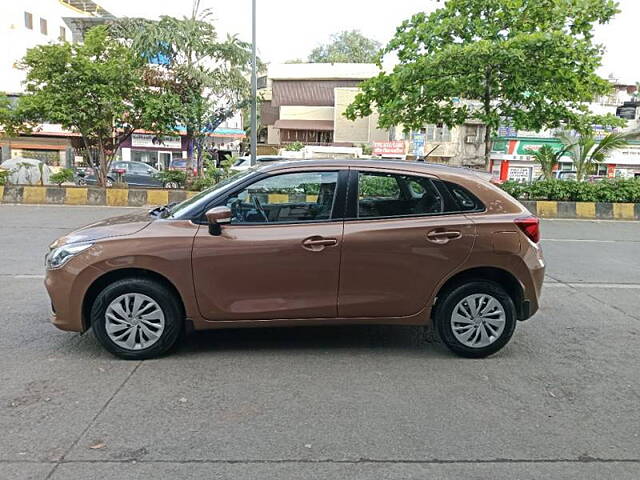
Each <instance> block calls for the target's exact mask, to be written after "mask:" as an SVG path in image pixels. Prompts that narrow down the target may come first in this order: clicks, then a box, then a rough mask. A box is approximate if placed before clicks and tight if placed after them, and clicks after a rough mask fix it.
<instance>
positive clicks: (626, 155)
mask: <svg viewBox="0 0 640 480" xmlns="http://www.w3.org/2000/svg"><path fill="white" fill-rule="evenodd" d="M543 145H549V146H551V148H553V149H554V150H555V151H558V150H560V149H561V148H562V144H561V143H560V142H559V141H558V140H556V139H553V138H550V139H499V140H496V141H494V143H493V148H492V152H491V172H492V173H493V176H494V177H496V178H499V179H500V180H503V181H506V180H513V181H516V182H525V183H526V182H531V181H534V180H537V179H538V178H540V176H541V175H542V170H541V169H540V165H538V164H537V163H536V162H535V160H534V157H533V156H532V155H531V152H535V151H538V150H539V149H540V148H542V146H543ZM559 170H573V160H572V159H571V157H569V156H564V157H562V158H561V160H560V165H559ZM592 175H595V176H598V177H608V178H634V177H640V142H637V141H631V142H630V145H629V146H628V147H625V148H622V149H619V150H616V151H615V152H613V153H611V154H610V155H609V156H608V157H607V158H606V159H605V161H604V162H602V163H600V164H599V165H596V167H595V169H594V171H593V173H592Z"/></svg>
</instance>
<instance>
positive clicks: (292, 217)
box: [227, 172, 338, 224]
mask: <svg viewBox="0 0 640 480" xmlns="http://www.w3.org/2000/svg"><path fill="white" fill-rule="evenodd" d="M337 184H338V173H337V172H304V173H289V174H284V175H275V176H273V177H269V178H265V179H264V180H260V181H258V182H256V183H254V184H252V185H250V186H248V187H247V188H245V189H244V190H242V191H241V192H239V193H238V194H237V195H234V196H233V197H232V198H230V199H229V200H228V201H227V205H228V206H229V208H231V212H232V221H231V223H232V224H243V223H297V222H311V221H321V220H329V219H330V218H331V213H332V211H333V203H334V200H335V194H336V186H337Z"/></svg>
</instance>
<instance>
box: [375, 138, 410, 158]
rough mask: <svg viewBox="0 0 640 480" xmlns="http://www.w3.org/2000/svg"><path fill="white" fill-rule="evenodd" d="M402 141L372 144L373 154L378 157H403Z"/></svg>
mask: <svg viewBox="0 0 640 480" xmlns="http://www.w3.org/2000/svg"><path fill="white" fill-rule="evenodd" d="M404 153H405V152H404V141H403V140H394V141H391V142H373V154H374V155H379V156H382V157H384V156H387V155H394V156H398V155H404Z"/></svg>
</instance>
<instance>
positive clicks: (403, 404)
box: [0, 205, 640, 480]
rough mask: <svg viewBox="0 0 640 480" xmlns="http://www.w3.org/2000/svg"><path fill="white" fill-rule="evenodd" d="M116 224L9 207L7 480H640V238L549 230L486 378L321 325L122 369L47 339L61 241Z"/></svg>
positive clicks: (4, 346) (90, 214)
mask: <svg viewBox="0 0 640 480" xmlns="http://www.w3.org/2000/svg"><path fill="white" fill-rule="evenodd" d="M122 211H127V212H130V211H131V210H119V209H114V208H100V207H53V206H48V207H28V206H7V205H2V206H0V238H1V239H2V243H1V246H0V432H2V435H0V478H2V479H4V478H7V479H14V478H15V479H23V478H34V479H44V478H53V479H76V478H77V479H87V478H97V479H103V478H104V479H107V478H136V479H147V478H148V479H152V478H153V479H159V478H171V479H173V478H207V477H209V478H234V479H235V478H240V479H244V478H246V479H254V478H274V479H276V478H277V479H283V478H313V479H316V478H317V479H321V478H322V479H324V478H327V479H329V478H331V479H335V478H357V479H369V478H376V479H380V478H389V479H422V478H442V479H445V478H479V479H485V478H491V479H514V478H518V479H554V480H557V479H574V478H575V479H578V478H579V479H589V478H593V479H596V478H615V479H637V478H639V477H640V409H639V408H638V405H640V387H639V385H640V370H639V369H638V365H640V349H639V348H638V342H639V340H640V323H639V322H640V311H638V305H639V302H638V300H637V299H638V293H640V273H639V272H640V223H618V222H586V221H583V222H579V221H561V220H554V221H545V222H544V223H543V238H545V240H544V243H543V246H544V249H545V254H546V257H547V261H548V273H549V277H550V278H549V283H548V284H547V286H546V288H545V296H544V299H543V300H544V301H543V308H542V311H541V312H540V313H539V314H538V315H537V316H536V317H534V318H533V319H531V320H530V321H528V322H525V323H520V324H519V325H518V328H517V329H516V333H515V335H514V339H513V341H512V343H511V344H510V345H509V346H508V347H506V348H505V349H504V350H503V351H502V352H500V353H499V354H497V355H495V356H493V357H491V358H488V359H485V360H465V359H460V358H457V357H454V356H453V355H451V354H450V353H448V351H447V350H446V349H445V348H444V347H443V346H442V345H440V344H438V343H434V342H432V341H430V340H429V338H430V336H428V335H427V336H426V338H427V341H425V336H424V335H423V332H422V331H421V329H417V328H407V327H340V328H334V327H326V328H298V329H265V330H237V331H218V332H207V333H202V334H196V335H193V336H191V337H189V338H188V339H187V341H186V342H185V343H184V344H183V345H182V346H181V347H180V348H179V349H178V351H177V352H176V353H174V354H173V355H172V356H170V357H166V358H163V359H159V360H152V361H145V362H124V361H120V360H117V359H114V358H113V357H111V356H110V355H109V354H107V353H106V352H104V351H103V350H102V349H101V348H100V346H99V345H98V344H97V342H96V340H95V339H94V338H93V335H92V334H91V333H89V334H88V335H84V336H80V335H76V334H69V333H64V332H60V331H57V330H56V329H55V328H53V327H52V326H51V325H50V324H49V323H48V320H47V312H48V299H47V296H46V292H45V291H44V288H43V286H42V279H41V278H40V275H42V270H43V266H42V263H43V255H44V252H45V250H46V247H47V245H48V244H49V243H50V242H51V241H53V240H54V239H55V238H56V237H57V236H59V235H62V234H63V233H65V232H66V231H68V230H69V229H71V228H74V227H76V226H79V225H82V224H85V223H88V222H90V221H94V220H97V219H98V218H102V217H106V216H111V215H113V214H116V213H121V212H122ZM603 284H605V285H603Z"/></svg>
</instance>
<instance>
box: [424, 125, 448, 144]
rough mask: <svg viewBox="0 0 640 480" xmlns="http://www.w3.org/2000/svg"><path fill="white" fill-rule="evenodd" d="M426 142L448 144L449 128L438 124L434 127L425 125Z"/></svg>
mask: <svg viewBox="0 0 640 480" xmlns="http://www.w3.org/2000/svg"><path fill="white" fill-rule="evenodd" d="M426 141H427V142H450V141H451V131H450V130H449V127H447V126H446V125H445V124H443V123H438V124H436V125H427V131H426Z"/></svg>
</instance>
